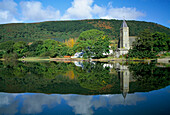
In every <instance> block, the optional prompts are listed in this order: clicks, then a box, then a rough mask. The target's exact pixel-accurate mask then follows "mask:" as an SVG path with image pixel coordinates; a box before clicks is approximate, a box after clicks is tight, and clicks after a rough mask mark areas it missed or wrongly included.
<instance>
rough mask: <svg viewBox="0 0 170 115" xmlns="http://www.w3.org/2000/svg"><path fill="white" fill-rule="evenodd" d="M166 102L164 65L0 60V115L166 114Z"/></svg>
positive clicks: (169, 84)
mask: <svg viewBox="0 0 170 115" xmlns="http://www.w3.org/2000/svg"><path fill="white" fill-rule="evenodd" d="M169 97H170V68H169V65H165V64H158V63H155V62H152V63H148V62H120V63H116V62H109V63H101V62H7V61H0V114H2V115H4V114H5V115H9V114H10V115H11V114H16V115H20V114H44V115H53V114H55V115H56V114H57V115H58V114H59V115H68V114H69V115H74V114H86V115H91V114H94V115H103V114H105V115H112V114H119V115H125V114H130V115H136V114H138V115H151V114H153V115H169V114H170V111H169V109H170V98H169Z"/></svg>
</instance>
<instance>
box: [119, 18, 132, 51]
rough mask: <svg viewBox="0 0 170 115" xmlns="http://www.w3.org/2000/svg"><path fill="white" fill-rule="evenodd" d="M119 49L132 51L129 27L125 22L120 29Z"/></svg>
mask: <svg viewBox="0 0 170 115" xmlns="http://www.w3.org/2000/svg"><path fill="white" fill-rule="evenodd" d="M119 48H123V49H127V50H129V49H130V46H129V27H128V26H127V23H126V21H125V20H123V23H122V25H121V28H120V40H119Z"/></svg>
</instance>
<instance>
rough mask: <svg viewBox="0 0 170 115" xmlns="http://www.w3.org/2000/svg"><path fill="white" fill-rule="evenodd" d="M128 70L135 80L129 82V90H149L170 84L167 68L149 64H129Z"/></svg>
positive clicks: (169, 73)
mask: <svg viewBox="0 0 170 115" xmlns="http://www.w3.org/2000/svg"><path fill="white" fill-rule="evenodd" d="M129 70H130V71H131V72H132V74H133V77H134V79H136V82H133V83H131V84H130V85H131V86H130V91H131V92H134V91H151V90H156V89H160V88H164V87H165V86H168V85H170V76H169V75H170V72H169V68H160V67H156V65H155V63H151V64H143V63H138V64H130V65H129Z"/></svg>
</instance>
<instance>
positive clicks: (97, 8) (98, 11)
mask: <svg viewBox="0 0 170 115" xmlns="http://www.w3.org/2000/svg"><path fill="white" fill-rule="evenodd" d="M106 12H107V11H106V8H105V7H100V6H98V5H96V4H95V5H94V7H93V10H92V13H93V14H94V15H97V16H99V17H100V16H104V15H106Z"/></svg>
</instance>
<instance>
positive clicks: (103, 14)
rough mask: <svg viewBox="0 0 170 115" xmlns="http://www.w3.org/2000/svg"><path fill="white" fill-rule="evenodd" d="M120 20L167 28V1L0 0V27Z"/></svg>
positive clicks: (169, 6) (169, 19)
mask: <svg viewBox="0 0 170 115" xmlns="http://www.w3.org/2000/svg"><path fill="white" fill-rule="evenodd" d="M123 17H124V18H125V19H126V20H140V21H147V22H154V23H158V24H161V25H164V26H166V27H170V0H0V24H4V23H18V22H24V23H28V22H29V23H30V22H41V21H51V20H54V21H55V20H80V19H100V18H101V19H123Z"/></svg>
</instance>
